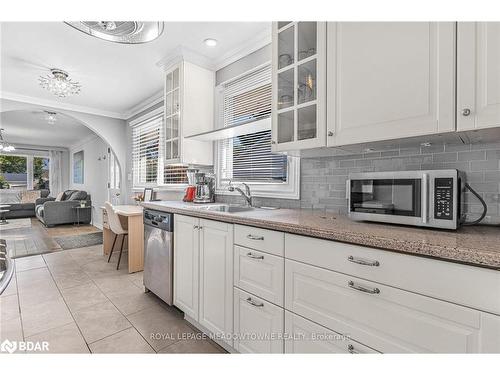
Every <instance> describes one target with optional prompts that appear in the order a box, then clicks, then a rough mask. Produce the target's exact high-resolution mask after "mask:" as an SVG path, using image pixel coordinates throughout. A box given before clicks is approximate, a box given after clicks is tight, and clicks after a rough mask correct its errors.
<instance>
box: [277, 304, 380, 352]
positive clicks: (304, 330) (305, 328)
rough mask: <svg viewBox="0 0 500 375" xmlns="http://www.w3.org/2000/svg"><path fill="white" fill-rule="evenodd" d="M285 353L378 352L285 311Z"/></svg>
mask: <svg viewBox="0 0 500 375" xmlns="http://www.w3.org/2000/svg"><path fill="white" fill-rule="evenodd" d="M285 353H305V354H315V353H319V354H322V353H351V354H361V353H378V352H377V351H376V350H373V349H372V348H369V347H368V346H365V345H362V344H360V343H358V342H356V341H354V340H351V339H350V338H349V337H347V336H343V335H340V334H338V333H337V332H334V331H332V330H329V329H327V328H325V327H322V326H320V325H319V324H316V323H313V322H311V321H310V320H307V319H304V318H303V317H301V316H298V315H296V314H294V313H291V312H290V311H285Z"/></svg>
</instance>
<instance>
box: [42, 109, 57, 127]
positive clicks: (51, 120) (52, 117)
mask: <svg viewBox="0 0 500 375" xmlns="http://www.w3.org/2000/svg"><path fill="white" fill-rule="evenodd" d="M44 112H45V118H46V120H47V123H48V124H49V125H54V124H55V123H56V121H57V117H56V116H57V113H56V112H51V111H44Z"/></svg>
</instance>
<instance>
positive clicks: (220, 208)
mask: <svg viewBox="0 0 500 375" xmlns="http://www.w3.org/2000/svg"><path fill="white" fill-rule="evenodd" d="M196 208H197V209H199V210H205V211H216V212H227V213H235V212H245V211H254V210H256V208H255V207H250V206H238V205H232V204H210V205H205V206H198V207H196Z"/></svg>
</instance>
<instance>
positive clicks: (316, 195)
mask: <svg viewBox="0 0 500 375" xmlns="http://www.w3.org/2000/svg"><path fill="white" fill-rule="evenodd" d="M424 169H459V170H462V171H464V172H465V173H466V176H467V181H468V182H469V183H470V185H471V186H472V188H474V189H475V190H476V191H477V192H478V193H479V194H480V195H481V196H482V197H483V198H484V200H485V201H486V204H487V206H488V214H487V216H486V218H485V220H484V221H483V222H484V223H489V224H500V143H483V144H473V145H471V144H445V145H432V146H431V147H420V146H418V147H416V146H415V147H409V146H407V147H404V148H400V149H395V150H387V151H383V152H368V153H365V154H359V153H357V154H352V155H347V154H343V155H338V156H328V157H317V158H302V159H301V199H300V200H287V199H270V198H256V201H257V204H258V205H265V206H279V207H283V208H299V207H301V208H307V209H310V208H315V209H324V210H328V211H331V212H337V213H343V214H345V213H346V212H347V209H346V200H345V181H346V179H347V177H348V175H349V173H353V172H363V171H365V172H369V171H396V170H424ZM238 199H239V197H228V198H225V200H232V201H238ZM465 202H466V212H467V215H468V219H469V220H473V219H475V218H477V217H478V216H479V215H480V213H481V212H482V205H481V203H480V202H479V201H478V200H477V198H476V197H474V196H473V195H472V194H470V193H467V194H466V198H465Z"/></svg>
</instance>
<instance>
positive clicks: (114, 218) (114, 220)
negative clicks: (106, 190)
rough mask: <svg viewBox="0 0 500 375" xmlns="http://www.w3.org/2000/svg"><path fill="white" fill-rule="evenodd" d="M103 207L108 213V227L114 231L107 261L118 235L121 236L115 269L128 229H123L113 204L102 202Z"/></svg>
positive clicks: (118, 265) (117, 267)
mask: <svg viewBox="0 0 500 375" xmlns="http://www.w3.org/2000/svg"><path fill="white" fill-rule="evenodd" d="M104 208H105V210H106V214H107V215H108V223H109V229H111V231H112V232H113V233H114V235H115V238H114V239H113V245H111V251H110V252H109V257H108V263H109V261H110V260H111V255H113V250H114V249H115V243H116V239H117V238H118V236H120V235H121V236H122V244H121V246H120V254H119V255H118V264H117V265H116V269H119V268H120V260H121V259H122V252H123V245H124V244H125V236H127V235H128V231H127V230H126V229H123V227H122V223H121V222H120V218H119V217H118V214H117V213H116V212H115V210H114V209H113V206H112V205H111V203H109V202H104Z"/></svg>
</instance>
